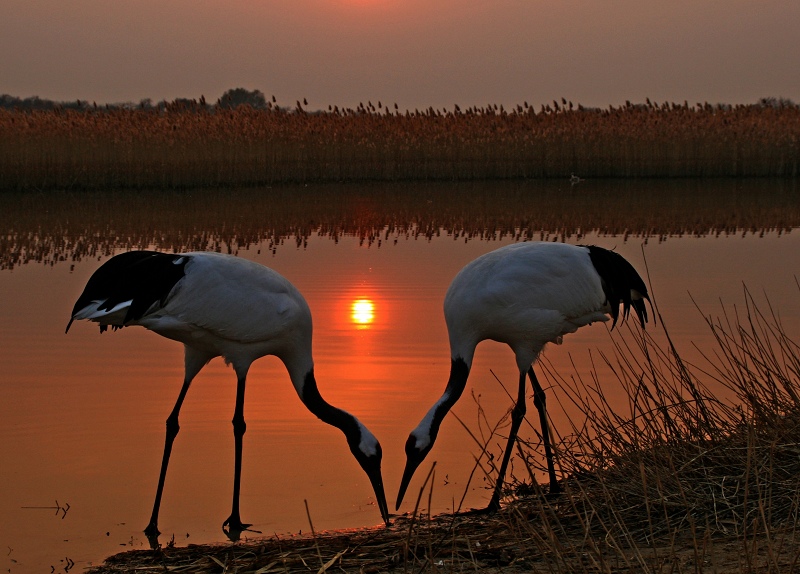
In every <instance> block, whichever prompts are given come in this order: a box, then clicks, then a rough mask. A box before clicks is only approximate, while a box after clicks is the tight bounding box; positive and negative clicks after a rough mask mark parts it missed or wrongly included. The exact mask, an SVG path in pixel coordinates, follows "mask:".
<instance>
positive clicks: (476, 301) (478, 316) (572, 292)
mask: <svg viewBox="0 0 800 574" xmlns="http://www.w3.org/2000/svg"><path fill="white" fill-rule="evenodd" d="M608 309H609V306H608V304H607V302H606V297H605V294H604V293H603V288H602V285H601V282H600V276H599V275H598V274H597V271H596V270H595V268H594V266H593V265H592V262H591V260H590V258H589V250H588V248H585V247H576V246H574V245H567V244H563V243H515V244H513V245H508V246H506V247H502V248H500V249H497V250H495V251H492V252H490V253H487V254H486V255H483V256H481V257H479V258H477V259H475V260H474V261H472V262H471V263H468V264H467V265H466V266H465V267H464V268H463V269H462V270H461V271H460V272H459V273H458V275H456V277H455V279H453V282H452V283H451V284H450V288H449V289H448V290H447V295H446V296H445V299H444V316H445V321H446V322H447V331H448V334H449V337H450V351H451V355H452V357H453V358H458V357H460V358H462V359H463V360H464V361H465V362H466V363H467V366H468V367H469V366H472V358H473V355H474V352H475V347H476V346H477V345H478V343H479V342H480V341H483V340H486V339H490V340H493V341H499V342H501V343H506V344H507V345H508V346H510V347H511V349H512V350H513V351H514V353H515V356H516V358H517V366H518V367H519V369H520V370H521V371H526V370H527V369H528V367H530V365H531V363H533V362H534V360H536V357H537V356H538V355H539V353H540V352H541V351H542V349H543V348H544V346H545V344H547V343H550V342H552V343H555V342H560V341H561V337H563V336H564V335H566V334H569V333H574V332H575V331H577V330H578V329H579V328H580V327H583V326H584V325H590V324H591V323H593V322H595V321H608V316H607V315H606V313H607V312H608Z"/></svg>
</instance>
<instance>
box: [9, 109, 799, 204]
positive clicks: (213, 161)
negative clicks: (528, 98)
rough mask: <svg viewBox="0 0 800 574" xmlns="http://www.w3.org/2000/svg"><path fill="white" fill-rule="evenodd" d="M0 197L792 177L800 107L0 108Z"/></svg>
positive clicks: (796, 159)
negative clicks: (14, 193)
mask: <svg viewBox="0 0 800 574" xmlns="http://www.w3.org/2000/svg"><path fill="white" fill-rule="evenodd" d="M0 134H2V135H1V136H0V190H49V189H103V190H107V189H132V188H151V189H152V188H161V189H164V188H170V189H171V188H197V187H232V186H233V187H235V186H251V185H264V184H275V183H279V182H301V183H308V182H352V181H415V180H458V181H464V180H493V179H523V178H536V179H539V178H568V177H570V175H571V174H572V173H575V174H577V175H579V176H580V177H584V178H641V177H659V178H661V177H797V175H798V170H799V166H800V106H797V105H795V104H793V103H791V102H785V101H778V102H766V103H765V102H761V103H759V104H753V105H738V106H726V105H710V104H696V105H693V106H690V105H688V104H686V103H685V104H683V105H679V104H674V103H664V104H656V103H652V102H649V101H648V103H647V104H642V105H634V104H630V103H629V104H626V105H625V106H622V107H616V108H615V107H610V108H608V109H603V110H600V109H586V108H582V107H580V106H578V107H577V108H574V107H573V106H572V104H571V103H569V104H567V102H566V101H563V103H562V105H559V103H558V102H553V106H550V105H548V106H546V107H544V106H543V107H542V109H541V110H539V111H536V110H534V108H533V107H531V106H528V105H527V104H525V105H524V106H522V105H520V106H516V107H514V108H512V109H510V110H506V109H503V108H502V107H497V106H487V107H485V108H484V107H482V108H468V109H466V110H462V109H460V108H459V107H458V106H456V107H455V108H454V109H453V110H451V111H447V110H445V111H443V110H434V109H432V108H430V109H428V110H425V111H415V112H413V113H411V112H404V113H402V112H400V111H398V110H396V109H390V108H389V107H386V106H383V105H382V104H380V103H379V105H378V107H376V106H374V105H372V104H369V105H368V106H363V105H362V106H359V107H358V108H357V109H355V110H352V109H347V110H339V109H337V108H333V109H330V110H328V111H324V112H314V113H310V112H307V111H305V110H304V109H303V107H302V105H301V104H300V103H299V102H298V105H297V107H296V108H295V109H291V110H287V109H285V108H279V107H276V106H269V107H268V108H264V109H256V108H253V107H252V106H249V105H241V106H238V107H235V108H225V107H221V106H220V105H217V106H210V105H206V104H205V103H204V102H196V101H194V100H186V101H181V102H179V103H173V104H169V105H164V106H158V107H147V108H133V109H130V108H119V107H118V108H97V109H95V108H94V107H89V108H83V107H82V108H80V109H77V110H76V109H66V108H62V107H56V108H54V109H45V110H25V111H23V110H9V109H0Z"/></svg>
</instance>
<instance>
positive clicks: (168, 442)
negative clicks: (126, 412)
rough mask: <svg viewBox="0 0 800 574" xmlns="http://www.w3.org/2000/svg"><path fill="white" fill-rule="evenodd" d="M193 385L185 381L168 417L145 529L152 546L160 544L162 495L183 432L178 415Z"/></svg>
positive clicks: (189, 380) (186, 379)
mask: <svg viewBox="0 0 800 574" xmlns="http://www.w3.org/2000/svg"><path fill="white" fill-rule="evenodd" d="M191 384H192V379H190V378H188V377H187V378H185V379H184V380H183V386H182V387H181V392H180V394H179V395H178V400H177V401H176V402H175V406H174V407H173V408H172V412H171V413H170V415H169V417H167V437H166V439H165V441H164V455H163V456H162V457H161V472H160V473H159V475H158V488H157V489H156V500H155V502H154V503H153V513H152V514H151V515H150V523H149V524H148V525H147V528H145V529H144V533H145V535H147V537H148V538H150V539H151V540H150V543H151V545H152V544H153V542H154V541H153V540H152V539H156V540H155V543H156V544H158V541H157V539H158V535H159V534H161V533H160V532H159V531H158V510H159V508H161V495H162V494H163V492H164V481H165V479H166V478H167V466H168V465H169V456H170V454H172V443H174V442H175V437H176V436H177V435H178V431H179V430H181V427H180V425H179V424H178V415H179V414H180V412H181V405H183V399H185V398H186V392H187V391H188V390H189V385H191Z"/></svg>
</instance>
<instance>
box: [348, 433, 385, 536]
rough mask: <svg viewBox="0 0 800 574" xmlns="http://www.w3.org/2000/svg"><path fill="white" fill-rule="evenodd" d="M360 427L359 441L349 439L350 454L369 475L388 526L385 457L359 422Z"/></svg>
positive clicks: (375, 441) (379, 446) (373, 436)
mask: <svg viewBox="0 0 800 574" xmlns="http://www.w3.org/2000/svg"><path fill="white" fill-rule="evenodd" d="M358 426H359V431H360V434H359V437H358V439H357V440H356V439H353V440H350V438H349V437H348V441H347V442H348V444H349V446H350V452H352V453H353V456H354V457H355V459H356V460H357V461H358V464H360V465H361V468H363V469H364V472H365V473H367V477H368V478H369V481H370V483H371V484H372V490H374V491H375V502H376V503H377V505H378V510H380V512H381V518H383V521H384V522H385V523H386V525H387V526H388V525H389V507H388V505H387V504H386V494H385V493H384V491H383V476H382V475H381V459H382V457H383V451H382V450H381V443H379V442H378V439H377V438H375V435H373V434H372V433H371V432H370V431H369V429H368V428H367V427H365V426H364V425H363V424H361V423H360V422H359V423H358Z"/></svg>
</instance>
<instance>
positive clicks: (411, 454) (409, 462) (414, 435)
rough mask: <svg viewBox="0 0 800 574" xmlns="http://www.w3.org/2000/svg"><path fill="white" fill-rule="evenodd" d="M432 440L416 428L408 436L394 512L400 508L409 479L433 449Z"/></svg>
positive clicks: (426, 433)
mask: <svg viewBox="0 0 800 574" xmlns="http://www.w3.org/2000/svg"><path fill="white" fill-rule="evenodd" d="M434 439H435V437H434V436H431V434H430V432H429V431H428V432H426V431H421V430H420V427H417V428H416V429H414V430H413V431H411V434H410V435H408V440H407V441H406V468H405V470H404V471H403V478H402V480H401V481H400V490H399V492H398V493H397V505H396V506H395V510H396V509H398V508H400V504H401V503H402V502H403V497H404V496H405V495H406V490H407V489H408V485H409V483H410V482H411V478H412V477H413V476H414V472H416V470H417V468H418V467H419V465H420V464H422V461H423V460H425V457H426V456H428V453H429V452H430V451H431V448H433V441H434Z"/></svg>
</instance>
